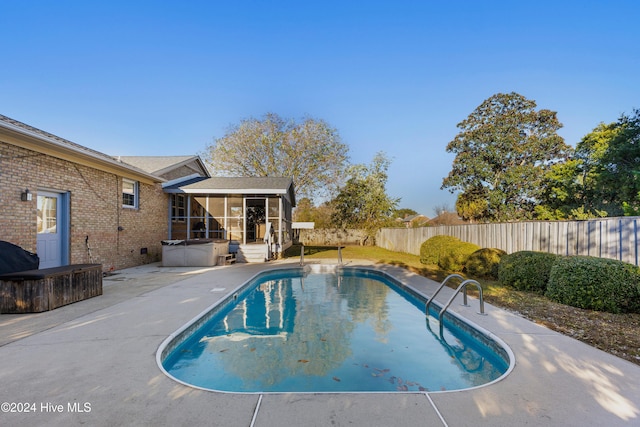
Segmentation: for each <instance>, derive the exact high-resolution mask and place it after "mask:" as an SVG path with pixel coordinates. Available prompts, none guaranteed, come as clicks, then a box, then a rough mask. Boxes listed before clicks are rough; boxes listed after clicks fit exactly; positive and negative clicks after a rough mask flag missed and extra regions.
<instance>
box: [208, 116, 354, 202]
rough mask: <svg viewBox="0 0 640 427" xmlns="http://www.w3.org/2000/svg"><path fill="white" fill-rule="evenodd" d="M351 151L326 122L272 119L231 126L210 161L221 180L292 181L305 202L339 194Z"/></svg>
mask: <svg viewBox="0 0 640 427" xmlns="http://www.w3.org/2000/svg"><path fill="white" fill-rule="evenodd" d="M348 151H349V148H348V146H347V145H345V144H344V143H342V141H341V138H340V136H339V134H338V132H337V130H336V129H334V128H332V127H331V126H330V125H329V124H327V123H326V122H324V121H323V120H317V119H313V118H309V117H308V118H305V119H303V120H302V121H294V120H285V119H283V118H281V117H280V116H278V115H277V114H274V113H268V114H266V115H265V116H264V117H263V118H262V119H261V120H258V119H254V118H250V119H245V120H243V121H241V122H240V124H238V125H234V126H231V127H230V128H229V130H228V131H227V134H226V135H225V136H223V137H222V138H218V139H216V140H215V141H214V143H213V144H212V145H210V146H209V147H207V153H206V155H205V156H206V158H205V160H206V161H207V163H208V165H209V166H210V167H211V169H212V171H213V173H214V174H216V175H228V176H282V177H291V178H293V181H294V184H295V186H296V191H297V193H298V194H299V195H300V196H302V197H310V198H314V197H315V196H326V195H330V194H332V191H335V189H337V187H338V185H339V184H340V182H342V179H343V178H344V173H345V170H346V168H347V165H348Z"/></svg>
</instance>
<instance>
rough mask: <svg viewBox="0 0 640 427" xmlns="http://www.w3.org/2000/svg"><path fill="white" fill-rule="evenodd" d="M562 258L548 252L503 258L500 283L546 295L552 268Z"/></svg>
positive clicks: (499, 275) (523, 252)
mask: <svg viewBox="0 0 640 427" xmlns="http://www.w3.org/2000/svg"><path fill="white" fill-rule="evenodd" d="M559 258H560V256H559V255H554V254H550V253H546V252H534V251H520V252H514V253H512V254H508V255H505V256H503V257H502V259H501V260H500V265H499V266H498V282H499V283H500V284H501V285H503V286H512V287H514V288H515V289H518V290H520V291H530V292H536V293H539V294H544V293H545V291H546V290H547V283H548V282H549V275H550V274H551V267H553V265H554V264H555V263H556V260H558V259H559Z"/></svg>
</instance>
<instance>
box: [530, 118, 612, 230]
mask: <svg viewBox="0 0 640 427" xmlns="http://www.w3.org/2000/svg"><path fill="white" fill-rule="evenodd" d="M618 132H619V127H618V126H617V124H615V123H611V124H608V125H606V124H604V123H601V124H599V125H598V126H596V128H595V129H593V131H591V132H590V133H588V134H587V135H585V136H584V137H583V138H582V139H581V140H580V142H579V143H578V144H577V146H576V149H575V153H574V155H573V156H572V158H570V159H568V160H567V161H566V162H564V163H557V164H554V165H553V166H552V167H551V168H550V169H549V170H548V171H547V173H546V175H545V177H544V180H543V185H542V187H543V189H544V190H543V196H542V201H541V203H540V205H538V206H536V217H537V219H543V220H544V219H589V218H594V217H602V216H606V215H607V211H605V209H611V205H610V204H609V202H607V201H606V200H610V199H611V197H610V195H605V193H608V192H609V191H608V190H606V189H605V188H604V187H602V183H601V174H602V170H603V157H604V155H605V153H606V152H607V150H608V147H609V142H610V141H611V140H612V139H613V138H614V137H615V135H616V134H617V133H618ZM614 193H615V192H614Z"/></svg>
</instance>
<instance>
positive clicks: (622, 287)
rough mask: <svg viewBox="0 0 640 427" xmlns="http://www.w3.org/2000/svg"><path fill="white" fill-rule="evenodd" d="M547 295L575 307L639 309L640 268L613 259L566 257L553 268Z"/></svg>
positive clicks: (618, 309) (612, 310)
mask: <svg viewBox="0 0 640 427" xmlns="http://www.w3.org/2000/svg"><path fill="white" fill-rule="evenodd" d="M546 296H547V297H548V298H549V299H552V300H554V301H557V302H559V303H561V304H567V305H571V306H573V307H579V308H586V309H591V310H598V311H607V312H610V313H630V312H634V313H639V312H640V269H638V267H636V266H634V265H632V264H628V263H626V262H622V261H617V260H613V259H605V258H594V257H585V256H570V257H564V258H561V259H559V260H558V261H557V262H556V264H555V265H554V266H553V268H552V269H551V277H550V279H549V286H548V288H547V293H546Z"/></svg>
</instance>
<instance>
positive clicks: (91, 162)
mask: <svg viewBox="0 0 640 427" xmlns="http://www.w3.org/2000/svg"><path fill="white" fill-rule="evenodd" d="M0 139H1V140H2V141H4V142H7V143H9V144H12V145H16V146H19V147H22V148H26V149H28V150H32V151H35V152H37V153H42V154H46V155H49V156H52V157H56V158H59V159H63V160H67V161H70V162H73V163H78V164H82V165H85V166H89V167H93V168H96V169H99V170H103V171H106V172H110V173H114V174H117V175H121V176H124V177H127V178H133V179H136V180H139V181H142V182H145V183H156V182H163V181H164V179H163V178H161V177H159V176H156V175H154V174H151V173H149V172H147V171H145V170H143V169H141V168H138V167H135V166H133V165H130V164H127V163H122V162H119V161H118V160H116V159H114V158H113V157H111V156H108V155H106V154H104V153H101V152H99V151H96V150H92V149H90V148H87V147H84V146H82V145H80V144H76V143H74V142H71V141H69V140H66V139H64V138H60V137H59V136H56V135H53V134H50V133H48V132H45V131H43V130H40V129H37V128H34V127H33V126H29V125H27V124H25V123H22V122H19V121H18V120H14V119H12V118H9V117H7V116H4V115H2V114H0Z"/></svg>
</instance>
